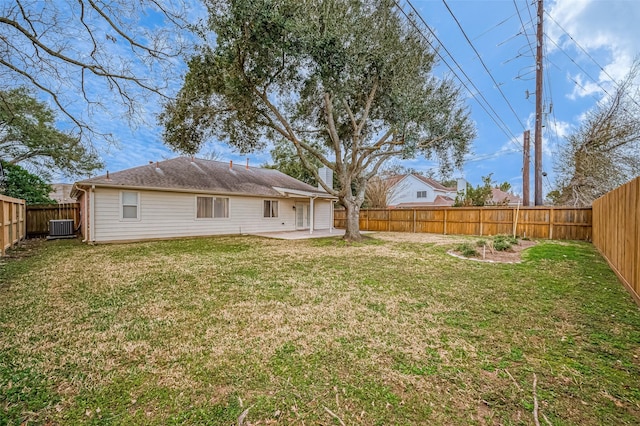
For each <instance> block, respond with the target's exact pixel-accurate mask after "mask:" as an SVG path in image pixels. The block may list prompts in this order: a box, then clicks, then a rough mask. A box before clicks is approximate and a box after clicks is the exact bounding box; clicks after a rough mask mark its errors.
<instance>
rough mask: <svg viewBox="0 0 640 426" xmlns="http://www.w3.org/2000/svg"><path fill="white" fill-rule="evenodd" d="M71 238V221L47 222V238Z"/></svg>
mask: <svg viewBox="0 0 640 426" xmlns="http://www.w3.org/2000/svg"><path fill="white" fill-rule="evenodd" d="M73 236H74V234H73V219H60V220H50V221H49V238H69V237H73Z"/></svg>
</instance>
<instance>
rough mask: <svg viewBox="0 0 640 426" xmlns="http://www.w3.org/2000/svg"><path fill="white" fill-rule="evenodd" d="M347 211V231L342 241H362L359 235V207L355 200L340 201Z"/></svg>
mask: <svg viewBox="0 0 640 426" xmlns="http://www.w3.org/2000/svg"><path fill="white" fill-rule="evenodd" d="M341 201H342V204H344V207H345V209H346V210H347V229H346V230H345V233H344V239H345V240H347V241H362V234H360V206H359V205H358V203H357V202H356V201H355V200H347V199H343V200H341Z"/></svg>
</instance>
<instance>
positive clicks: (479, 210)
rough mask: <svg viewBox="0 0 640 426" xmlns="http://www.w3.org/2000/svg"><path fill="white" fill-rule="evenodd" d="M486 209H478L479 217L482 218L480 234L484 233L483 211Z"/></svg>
mask: <svg viewBox="0 0 640 426" xmlns="http://www.w3.org/2000/svg"><path fill="white" fill-rule="evenodd" d="M483 211H484V210H483V209H478V212H479V213H480V215H479V219H480V235H484V222H483V221H482V212H483Z"/></svg>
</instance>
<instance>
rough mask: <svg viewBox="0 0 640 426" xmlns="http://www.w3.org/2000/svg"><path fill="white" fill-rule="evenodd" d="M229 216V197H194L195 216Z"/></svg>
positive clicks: (204, 217) (206, 217)
mask: <svg viewBox="0 0 640 426" xmlns="http://www.w3.org/2000/svg"><path fill="white" fill-rule="evenodd" d="M219 217H229V199H228V198H221V197H196V218H197V219H211V218H219Z"/></svg>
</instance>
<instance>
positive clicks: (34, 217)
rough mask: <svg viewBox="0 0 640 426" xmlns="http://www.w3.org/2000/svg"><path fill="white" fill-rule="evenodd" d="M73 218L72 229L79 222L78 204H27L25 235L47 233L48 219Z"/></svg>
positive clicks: (35, 235) (42, 234) (32, 235)
mask: <svg viewBox="0 0 640 426" xmlns="http://www.w3.org/2000/svg"><path fill="white" fill-rule="evenodd" d="M58 219H73V229H76V228H77V227H78V223H79V222H80V204H79V203H63V204H32V205H29V206H27V236H29V237H40V236H44V235H48V234H49V221H50V220H58Z"/></svg>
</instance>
